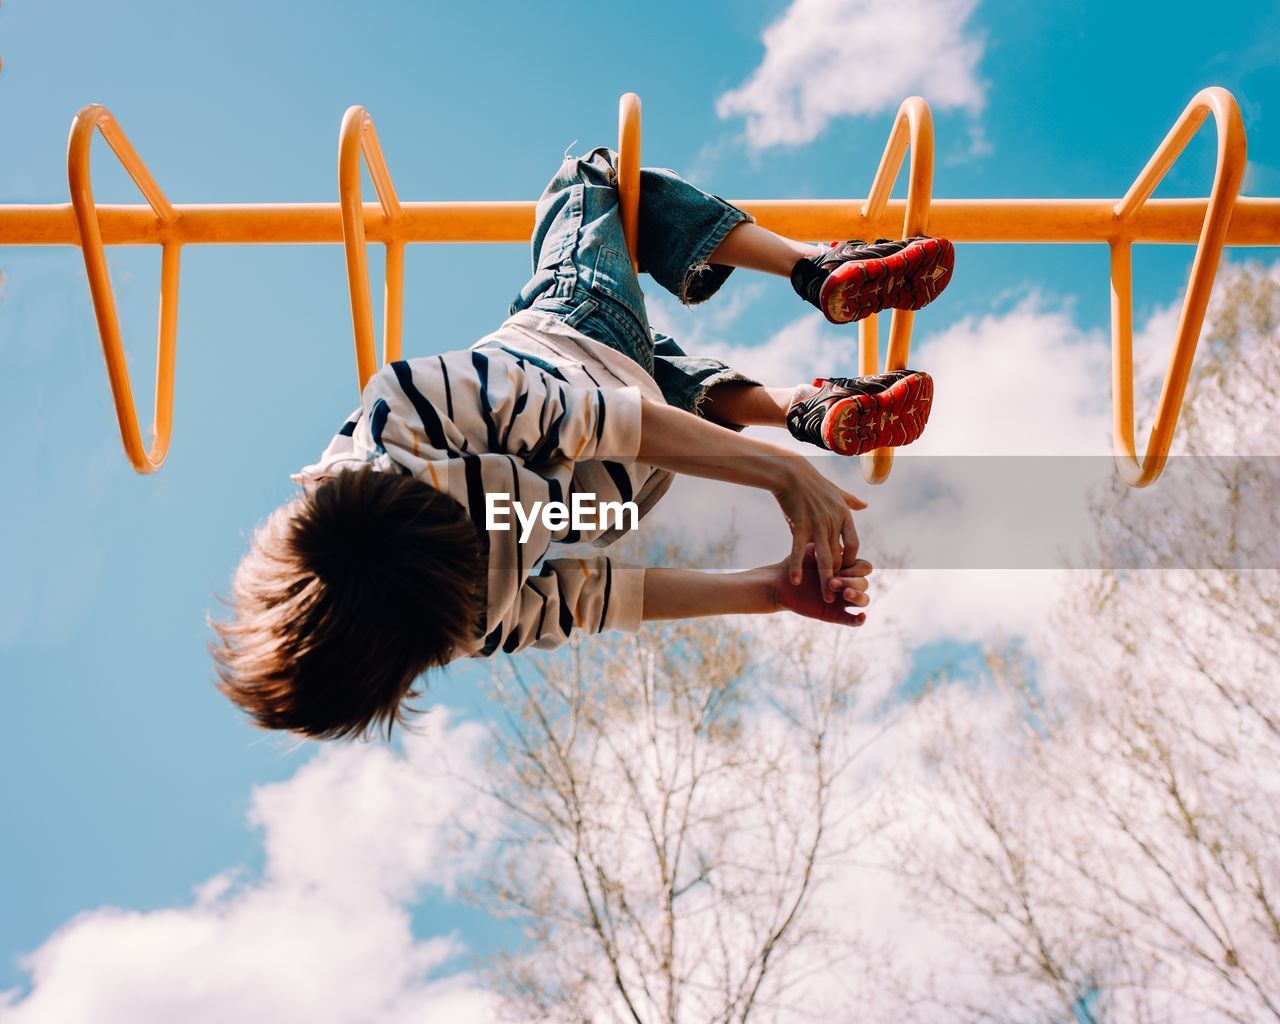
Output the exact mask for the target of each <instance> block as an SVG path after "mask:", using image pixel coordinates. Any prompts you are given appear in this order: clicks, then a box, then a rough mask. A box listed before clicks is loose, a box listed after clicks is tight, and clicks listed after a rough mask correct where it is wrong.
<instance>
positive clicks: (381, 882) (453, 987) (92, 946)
mask: <svg viewBox="0 0 1280 1024" xmlns="http://www.w3.org/2000/svg"><path fill="white" fill-rule="evenodd" d="M480 737H481V732H480V730H479V729H478V728H477V727H475V726H468V725H460V726H453V727H450V726H449V724H448V722H447V719H446V715H445V714H444V713H443V712H441V711H436V712H433V713H432V714H431V715H430V716H428V717H427V718H426V720H425V722H424V723H423V725H422V728H421V732H420V734H419V735H416V736H409V737H407V738H406V741H405V753H404V754H403V755H399V754H397V753H395V752H393V751H392V750H390V749H388V748H387V747H385V746H382V745H374V744H369V745H346V746H337V745H334V746H329V747H326V748H325V749H323V750H322V751H321V752H320V753H318V754H317V755H316V756H315V757H314V758H312V759H311V760H310V761H309V762H307V763H306V764H305V765H303V767H302V768H300V769H299V770H298V771H297V772H296V773H295V774H294V775H293V776H292V777H291V778H289V779H288V780H286V781H284V782H281V783H277V784H274V785H269V786H263V787H261V788H260V789H258V790H257V791H255V793H254V796H253V804H252V809H251V812H250V819H251V821H252V822H253V823H254V824H255V825H257V826H259V827H261V828H262V829H263V832H264V836H263V840H264V846H265V852H266V864H265V867H264V870H263V876H262V878H261V879H260V880H256V881H250V882H245V881H242V880H241V879H240V878H238V877H237V873H236V872H234V871H228V872H225V873H223V874H220V875H218V876H215V877H214V878H212V879H209V880H208V881H207V882H206V883H204V885H202V886H201V887H200V888H199V890H198V891H197V894H196V898H195V900H194V902H193V903H192V904H191V905H190V906H183V907H173V908H166V909H161V910H156V911H151V912H138V911H128V910H120V909H115V908H101V909H98V910H92V911H89V912H86V913H83V914H80V915H78V916H77V917H74V918H72V919H71V920H70V921H69V922H67V923H66V924H65V925H63V927H62V928H60V929H59V930H58V931H56V932H55V933H54V934H53V935H51V936H50V937H49V938H48V939H47V940H46V941H45V942H44V943H43V944H42V945H41V946H40V947H39V948H38V949H37V950H35V951H34V952H33V953H31V954H29V955H28V956H27V957H25V958H24V960H23V967H24V969H25V970H26V971H27V972H28V973H29V975H30V987H31V991H30V992H29V994H27V995H26V996H25V997H20V996H19V994H18V993H17V992H9V993H6V994H0V1021H3V1022H4V1024H46V1022H47V1024H76V1022H79V1021H85V1022H89V1021H93V1022H96V1021H130V1022H138V1024H146V1022H150V1021H156V1022H165V1024H167V1022H169V1021H176V1020H181V1021H185V1022H190V1024H201V1022H209V1024H222V1022H225V1021H229V1020H279V1021H292V1020H307V1021H313V1022H317V1024H345V1022H355V1021H368V1020H378V1021H393V1022H394V1021H406V1022H407V1021H415V1022H418V1021H445V1022H448V1024H455V1022H466V1021H481V1020H489V1019H491V1018H492V1015H493V1005H492V1002H491V999H490V997H489V996H488V995H486V994H485V993H484V992H482V991H481V989H480V987H479V985H478V984H477V983H476V981H475V980H474V979H473V978H472V977H471V976H470V975H469V974H468V973H467V972H466V971H465V970H464V969H462V968H461V967H460V966H459V965H458V964H457V960H458V957H459V955H460V954H461V953H463V952H464V950H463V949H462V947H461V944H460V943H459V942H458V941H457V940H456V939H454V938H452V937H436V938H429V939H421V938H418V937H415V935H414V934H413V931H412V928H411V924H410V907H411V905H412V904H413V903H415V902H416V901H417V900H418V899H420V898H421V897H422V896H423V895H424V892H425V891H426V890H431V891H433V892H438V893H443V894H445V895H447V894H448V892H449V891H450V889H451V887H452V886H453V885H454V884H455V882H456V881H457V879H458V877H459V874H460V871H461V864H462V862H461V860H460V858H459V856H458V854H457V853H455V852H452V850H451V840H452V838H453V837H454V836H455V835H456V831H457V826H456V822H457V820H458V817H459V816H460V815H474V814H477V813H478V811H477V809H476V800H475V798H474V796H473V794H472V793H471V792H470V791H469V790H468V788H467V787H466V786H465V785H464V784H462V783H460V782H459V781H457V779H456V778H454V773H453V771H450V770H447V768H446V765H445V763H444V760H443V758H444V757H445V756H448V757H450V758H452V759H453V760H454V761H455V762H456V770H458V771H466V770H467V768H468V766H469V767H470V769H471V770H472V771H476V772H479V771H482V768H480V766H479V762H478V756H477V753H478V752H477V747H478V744H479V741H480Z"/></svg>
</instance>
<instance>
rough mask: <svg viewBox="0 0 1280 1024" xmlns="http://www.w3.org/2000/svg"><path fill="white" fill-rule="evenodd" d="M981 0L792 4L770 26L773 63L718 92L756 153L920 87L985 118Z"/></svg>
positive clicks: (802, 0)
mask: <svg viewBox="0 0 1280 1024" xmlns="http://www.w3.org/2000/svg"><path fill="white" fill-rule="evenodd" d="M976 7H977V0H793V2H792V4H791V6H790V7H788V8H787V10H786V11H785V12H784V13H783V14H782V16H781V17H780V18H779V19H778V20H777V21H775V22H774V23H773V24H771V25H770V26H769V27H768V28H766V29H765V31H764V47H765V53H764V59H763V60H762V61H761V63H760V66H759V67H758V68H756V70H755V71H754V72H753V73H752V74H751V77H750V78H748V79H747V81H746V82H745V83H744V84H743V85H741V86H739V87H738V88H737V89H734V90H732V91H730V92H728V93H725V94H724V95H723V96H721V97H720V98H719V100H718V101H717V103H716V111H717V113H718V114H719V115H720V116H721V117H726V118H727V117H745V118H746V121H747V125H746V132H747V141H748V143H749V144H750V145H751V147H752V148H753V149H766V148H768V147H770V146H778V145H793V146H794V145H800V144H803V143H806V142H811V141H812V140H813V139H815V138H817V137H818V135H819V134H820V133H821V132H822V130H823V129H824V128H826V126H827V124H828V123H829V122H830V121H832V120H833V119H835V118H837V117H848V116H854V115H865V114H878V113H882V112H886V111H891V110H895V109H896V108H897V106H898V104H899V103H901V102H902V100H903V99H905V98H906V97H907V96H910V95H912V94H914V93H919V94H921V95H923V96H924V97H925V99H927V100H928V101H929V102H930V104H932V105H933V106H934V107H935V108H936V109H939V110H946V109H952V110H964V111H967V112H968V113H970V114H977V113H979V112H980V111H981V110H982V107H983V103H984V101H985V95H986V92H985V87H984V85H983V83H982V82H981V81H980V79H979V78H978V63H979V61H980V60H981V58H982V54H983V40H982V37H981V36H980V35H979V34H977V33H975V32H974V31H973V30H972V29H971V28H970V27H969V25H968V21H969V19H970V16H971V15H972V14H973V12H974V9H975V8H976Z"/></svg>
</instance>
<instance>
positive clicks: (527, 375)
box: [364, 349, 641, 467]
mask: <svg viewBox="0 0 1280 1024" xmlns="http://www.w3.org/2000/svg"><path fill="white" fill-rule="evenodd" d="M378 399H383V400H384V401H385V402H386V403H387V405H388V407H389V409H390V416H389V418H387V420H386V430H387V431H388V435H387V436H386V437H385V438H384V437H379V438H378V439H377V440H378V441H379V443H385V444H388V445H391V444H394V445H396V446H397V447H398V448H400V449H401V450H412V451H413V453H414V454H419V452H420V451H421V450H422V449H423V448H428V449H434V450H436V451H439V452H448V453H458V454H507V455H514V456H515V457H516V458H518V459H520V460H522V461H523V462H525V463H527V464H528V465H529V466H531V467H532V466H537V465H539V464H551V463H556V462H576V461H578V460H582V459H612V460H615V461H620V462H628V461H631V460H634V458H635V457H636V453H637V452H638V450H639V447H640V408H641V398H640V392H639V389H637V388H634V387H626V388H618V389H609V390H602V389H598V388H575V387H571V386H570V385H568V384H566V383H565V382H564V381H561V380H558V379H556V378H555V377H553V376H552V375H551V374H550V373H547V372H546V371H545V370H543V369H541V368H540V367H537V366H534V365H532V364H529V363H527V362H525V361H524V360H522V359H520V358H518V357H516V356H514V355H511V354H509V353H506V352H503V351H502V350H500V349H486V350H483V351H481V350H478V349H469V350H464V351H458V352H448V353H445V354H444V355H439V356H428V357H424V358H418V359H411V360H401V361H399V362H395V363H391V364H390V365H389V366H387V367H384V368H383V369H382V370H381V371H380V372H379V373H377V374H376V375H375V376H374V377H373V378H372V379H371V380H370V382H369V385H368V387H367V388H366V390H365V394H364V407H365V408H366V409H370V408H373V407H374V406H375V405H376V403H377V401H378ZM419 425H420V426H419ZM401 435H405V436H401Z"/></svg>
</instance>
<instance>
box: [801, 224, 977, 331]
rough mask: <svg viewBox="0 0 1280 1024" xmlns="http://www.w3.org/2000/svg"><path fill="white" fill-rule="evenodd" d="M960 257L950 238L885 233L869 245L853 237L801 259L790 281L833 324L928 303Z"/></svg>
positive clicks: (944, 282)
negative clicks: (892, 237) (892, 236)
mask: <svg viewBox="0 0 1280 1024" xmlns="http://www.w3.org/2000/svg"><path fill="white" fill-rule="evenodd" d="M955 262H956V252H955V247H954V246H953V245H952V244H951V243H950V242H949V241H947V240H946V239H945V238H926V237H923V236H918V237H916V238H907V239H904V240H903V241H899V242H894V241H890V240H889V239H887V238H880V239H877V240H876V241H875V242H874V243H872V244H870V245H868V244H867V243H866V242H863V241H861V240H859V239H854V240H853V241H852V242H836V243H835V244H834V245H832V246H831V247H830V248H829V249H827V250H826V251H825V252H823V253H821V254H819V255H817V256H808V257H805V258H804V259H802V260H800V261H798V262H797V263H796V265H795V267H794V268H793V269H792V271H791V285H792V287H794V288H795V290H796V294H798V295H799V296H800V297H801V298H802V299H804V300H805V301H807V302H811V303H813V304H814V305H815V306H817V307H818V308H819V309H820V310H822V313H823V315H824V316H825V317H826V318H827V319H828V320H830V321H831V322H832V323H833V324H847V323H850V322H851V321H854V320H863V319H865V318H866V317H869V316H871V315H872V314H873V313H879V312H880V311H881V310H882V309H919V308H920V307H922V306H925V305H928V304H929V303H930V302H932V301H933V300H934V299H936V298H937V297H938V294H939V293H940V292H941V291H942V289H943V288H945V287H946V286H947V282H949V281H950V280H951V270H952V268H953V267H954V266H955Z"/></svg>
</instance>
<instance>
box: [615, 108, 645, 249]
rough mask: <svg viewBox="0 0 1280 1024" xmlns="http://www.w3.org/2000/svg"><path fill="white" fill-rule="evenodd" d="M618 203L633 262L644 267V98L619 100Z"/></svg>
mask: <svg viewBox="0 0 1280 1024" xmlns="http://www.w3.org/2000/svg"><path fill="white" fill-rule="evenodd" d="M618 205H619V206H620V207H621V208H622V233H623V235H624V236H625V237H626V239H627V251H628V252H630V253H631V263H632V265H633V266H634V267H635V268H636V269H637V270H639V269H640V97H639V96H637V95H636V94H635V93H633V92H628V93H624V94H623V96H622V99H620V100H618Z"/></svg>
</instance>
